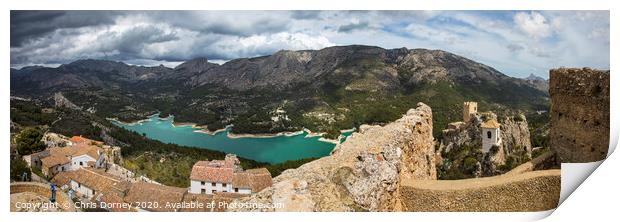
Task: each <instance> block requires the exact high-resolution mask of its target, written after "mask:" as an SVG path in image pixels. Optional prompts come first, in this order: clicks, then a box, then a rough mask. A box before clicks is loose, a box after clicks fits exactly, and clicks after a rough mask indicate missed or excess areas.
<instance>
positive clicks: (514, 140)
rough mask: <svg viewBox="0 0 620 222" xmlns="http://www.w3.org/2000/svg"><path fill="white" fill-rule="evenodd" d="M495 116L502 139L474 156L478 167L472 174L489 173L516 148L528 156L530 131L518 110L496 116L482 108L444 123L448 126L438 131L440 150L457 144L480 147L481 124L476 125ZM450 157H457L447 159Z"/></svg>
mask: <svg viewBox="0 0 620 222" xmlns="http://www.w3.org/2000/svg"><path fill="white" fill-rule="evenodd" d="M490 119H494V120H498V122H500V123H501V128H500V129H501V130H500V131H501V135H500V136H501V138H502V143H501V144H500V147H499V149H497V150H492V151H490V152H488V153H487V154H484V155H480V156H479V157H478V161H479V165H480V167H478V169H479V170H477V171H476V172H475V173H473V176H474V177H479V176H492V175H496V174H498V173H501V172H499V171H497V166H499V165H502V164H504V163H505V160H506V157H507V156H508V155H511V154H513V153H516V152H520V151H523V152H524V153H523V154H522V155H527V156H530V155H531V153H532V144H531V142H530V131H529V128H528V123H527V120H526V118H525V116H523V115H522V114H518V115H515V116H510V117H503V118H498V117H497V115H495V114H494V113H492V112H483V113H475V114H472V115H471V116H470V118H469V121H468V122H467V123H464V122H455V123H451V124H450V125H448V128H447V129H445V130H443V131H442V136H443V137H442V139H443V140H442V142H441V145H440V148H439V150H440V151H442V154H444V153H448V152H450V151H451V150H452V149H457V148H459V147H460V146H464V145H465V146H471V147H481V146H482V145H481V143H482V138H481V128H480V125H481V124H482V123H483V122H485V121H486V120H490ZM454 161H460V160H450V162H452V163H451V164H453V163H454Z"/></svg>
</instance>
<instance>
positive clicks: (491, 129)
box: [480, 119, 502, 153]
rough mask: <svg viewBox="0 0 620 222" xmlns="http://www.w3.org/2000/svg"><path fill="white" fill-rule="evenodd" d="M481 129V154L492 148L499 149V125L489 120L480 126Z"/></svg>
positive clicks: (500, 141) (500, 140) (500, 139)
mask: <svg viewBox="0 0 620 222" xmlns="http://www.w3.org/2000/svg"><path fill="white" fill-rule="evenodd" d="M480 128H481V129H482V152H483V153H488V152H489V151H490V150H491V148H492V147H493V146H497V147H500V145H501V143H502V138H501V131H500V124H499V123H498V122H497V121H496V120H494V119H490V120H487V121H485V122H484V123H482V124H481V125H480Z"/></svg>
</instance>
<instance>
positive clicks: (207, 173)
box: [190, 160, 234, 183]
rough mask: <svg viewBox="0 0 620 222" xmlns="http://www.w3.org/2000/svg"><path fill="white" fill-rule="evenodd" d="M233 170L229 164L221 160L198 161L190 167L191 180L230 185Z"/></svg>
mask: <svg viewBox="0 0 620 222" xmlns="http://www.w3.org/2000/svg"><path fill="white" fill-rule="evenodd" d="M233 172H234V168H233V166H232V165H231V164H229V162H227V161H222V160H214V161H198V162H196V164H194V166H193V167H192V173H191V175H190V179H191V180H198V181H206V182H219V183H231V182H232V181H233Z"/></svg>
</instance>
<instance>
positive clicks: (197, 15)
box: [141, 11, 290, 36]
mask: <svg viewBox="0 0 620 222" xmlns="http://www.w3.org/2000/svg"><path fill="white" fill-rule="evenodd" d="M141 13H142V14H143V15H145V16H146V17H149V18H151V19H152V21H154V22H162V21H164V22H165V23H167V24H170V25H172V26H175V27H178V28H185V29H188V30H192V31H197V32H201V33H204V34H222V35H235V36H250V35H255V34H262V33H270V32H278V31H284V30H287V29H288V28H289V16H290V13H288V12H284V11H275V12H271V11H259V12H247V11H225V12H222V11H146V12H141Z"/></svg>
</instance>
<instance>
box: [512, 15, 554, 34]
mask: <svg viewBox="0 0 620 222" xmlns="http://www.w3.org/2000/svg"><path fill="white" fill-rule="evenodd" d="M514 22H515V24H516V25H517V27H519V29H521V31H523V32H524V33H525V34H527V35H528V36H530V37H533V38H546V37H549V36H550V35H551V34H552V33H551V26H550V25H549V23H548V22H547V19H545V17H544V16H543V15H541V14H540V13H538V12H531V13H526V12H519V13H517V14H516V15H515V16H514Z"/></svg>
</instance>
